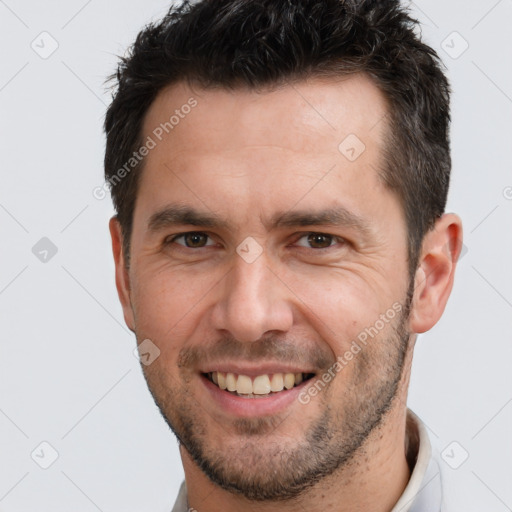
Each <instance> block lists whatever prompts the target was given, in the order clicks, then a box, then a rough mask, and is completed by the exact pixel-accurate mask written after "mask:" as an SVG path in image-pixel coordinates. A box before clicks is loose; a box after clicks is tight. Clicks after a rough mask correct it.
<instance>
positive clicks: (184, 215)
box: [148, 204, 371, 236]
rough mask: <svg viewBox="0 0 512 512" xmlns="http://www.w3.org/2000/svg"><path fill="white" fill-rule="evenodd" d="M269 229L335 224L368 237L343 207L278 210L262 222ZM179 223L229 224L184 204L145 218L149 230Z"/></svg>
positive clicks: (358, 218)
mask: <svg viewBox="0 0 512 512" xmlns="http://www.w3.org/2000/svg"><path fill="white" fill-rule="evenodd" d="M263 224H264V225H265V227H266V228H267V229H269V230H272V229H276V228H283V227H297V226H301V227H305V226H335V227H347V228H352V229H355V230H357V231H360V232H361V233H362V234H363V235H366V236H368V235H369V234H370V233H371V226H370V224H369V222H368V221H367V220H365V219H363V218H362V217H361V216H359V215H357V214H355V213H353V212H351V211H349V210H348V209H346V208H345V207H343V206H335V207H333V208H327V209H324V210H319V211H315V210H313V211H311V210H293V211H291V210H290V211H285V212H277V213H275V214H274V215H273V216H272V217H271V218H270V221H268V222H266V221H263ZM178 225H191V226H196V227H199V228H211V229H226V230H227V229H229V228H230V227H231V223H230V222H229V221H226V220H225V219H223V218H221V217H220V216H218V215H217V214H215V213H214V212H205V211H199V210H197V209H195V208H192V207H191V206H187V205H177V204H174V205H172V204H171V205H168V206H166V207H165V208H163V209H162V210H159V211H157V212H155V213H154V214H153V215H151V217H150V218H149V221H148V231H149V232H151V233H154V232H158V231H160V230H163V229H166V228H169V227H174V226H178Z"/></svg>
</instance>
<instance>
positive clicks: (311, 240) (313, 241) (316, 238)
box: [298, 233, 335, 249]
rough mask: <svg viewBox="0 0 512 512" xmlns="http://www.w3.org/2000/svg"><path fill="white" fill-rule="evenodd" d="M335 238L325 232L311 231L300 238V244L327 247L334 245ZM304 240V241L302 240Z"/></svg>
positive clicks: (309, 246)
mask: <svg viewBox="0 0 512 512" xmlns="http://www.w3.org/2000/svg"><path fill="white" fill-rule="evenodd" d="M334 238H335V237H333V236H332V235H326V234H324V233H309V234H307V235H304V236H302V237H301V238H300V239H299V240H298V245H300V246H302V247H307V248H309V249H327V248H328V247H331V246H332V245H333V242H334ZM302 240H304V242H301V241H302Z"/></svg>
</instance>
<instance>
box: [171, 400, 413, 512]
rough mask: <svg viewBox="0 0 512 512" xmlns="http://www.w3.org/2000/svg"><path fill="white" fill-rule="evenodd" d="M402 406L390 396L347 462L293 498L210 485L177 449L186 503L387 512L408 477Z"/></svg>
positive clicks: (267, 510) (205, 511) (211, 507)
mask: <svg viewBox="0 0 512 512" xmlns="http://www.w3.org/2000/svg"><path fill="white" fill-rule="evenodd" d="M397 398H398V397H397ZM403 404H404V402H403V401H402V400H400V399H398V400H395V406H394V407H393V409H392V410H391V411H389V413H388V414H387V415H386V417H385V418H384V421H383V423H382V424H381V425H380V427H379V428H377V429H376V430H375V431H374V432H373V433H372V434H371V435H370V436H369V438H368V439H367V440H366V442H365V444H364V445H363V446H362V447H361V448H360V449H359V451H358V452H357V453H356V454H355V456H354V458H353V460H352V462H351V463H350V464H348V465H347V466H345V467H343V468H340V469H339V470H338V471H337V472H336V473H335V474H332V475H330V476H329V477H326V478H324V479H322V481H321V482H319V483H318V484H317V485H315V486H314V487H313V488H311V489H310V490H308V491H307V492H305V493H304V494H303V495H302V496H300V497H299V498H297V499H295V500H293V502H282V501H280V502H254V501H248V500H247V499H245V498H244V497H242V496H240V495H235V494H232V493H230V492H228V491H225V490H223V489H221V488H219V487H218V486H217V485H215V484H213V483H212V482H211V481H210V480H209V479H208V477H207V476H206V475H205V474H204V473H203V472H202V471H201V469H199V467H198V466H197V465H196V464H195V462H194V461H193V460H192V459H191V458H190V456H189V455H188V453H187V451H186V450H185V449H184V448H183V447H180V451H181V456H182V461H183V467H184V470H185V479H186V482H187V490H188V502H189V506H190V507H191V509H192V510H194V509H195V510H197V511H199V512H220V511H222V512H239V511H240V510H251V511H254V512H271V511H272V512H273V511H277V510H279V512H288V511H290V512H292V511H296V510H308V511H311V512H317V511H318V512H320V511H322V512H331V511H332V512H334V511H336V512H349V511H351V512H354V511H363V510H364V511H366V512H389V511H390V510H391V509H392V508H393V506H394V505H395V504H396V502H397V501H398V499H399V498H400V496H401V494H402V493H403V491H404V489H405V487H406V485H407V482H408V481H409V477H410V471H409V466H408V463H407V459H406V454H405V446H406V409H405V406H404V405H403Z"/></svg>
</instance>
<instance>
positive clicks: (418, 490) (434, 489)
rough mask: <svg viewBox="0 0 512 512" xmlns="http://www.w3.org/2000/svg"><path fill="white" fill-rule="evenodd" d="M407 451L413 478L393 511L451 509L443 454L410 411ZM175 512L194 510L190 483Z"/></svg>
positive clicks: (181, 493) (184, 487)
mask: <svg viewBox="0 0 512 512" xmlns="http://www.w3.org/2000/svg"><path fill="white" fill-rule="evenodd" d="M407 415H408V418H407V432H408V439H409V447H408V452H409V455H410V454H411V453H412V457H413V458H416V462H415V463H414V468H413V470H412V472H411V478H410V479H409V483H408V484H407V487H406V488H405V489H404V492H403V493H402V496H400V499H399V500H398V501H397V503H396V505H395V506H394V507H393V509H392V510H391V512H449V510H448V509H447V508H446V503H445V501H444V499H443V492H442V490H443V489H442V475H441V469H440V466H441V464H440V458H439V454H438V452H437V450H434V449H433V448H432V445H431V444H430V439H429V436H428V432H427V430H426V428H425V426H424V425H423V423H422V421H421V420H420V419H419V418H418V417H417V416H416V415H415V414H414V413H413V412H412V411H411V410H408V411H407ZM172 512H193V509H190V508H189V505H188V501H187V485H186V483H185V482H183V483H182V484H181V488H180V491H179V493H178V498H177V499H176V503H175V504H174V508H173V509H172Z"/></svg>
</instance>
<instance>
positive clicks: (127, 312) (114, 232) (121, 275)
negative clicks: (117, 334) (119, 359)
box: [109, 217, 135, 332]
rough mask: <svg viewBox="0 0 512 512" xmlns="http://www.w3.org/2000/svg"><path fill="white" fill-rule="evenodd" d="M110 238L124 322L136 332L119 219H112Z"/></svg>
mask: <svg viewBox="0 0 512 512" xmlns="http://www.w3.org/2000/svg"><path fill="white" fill-rule="evenodd" d="M109 229H110V236H111V237H112V252H113V253H114V262H115V265H116V288H117V294H118V295H119V300H120V301H121V306H122V307H123V315H124V321H125V322H126V325H127V326H128V328H129V329H130V330H131V331H133V332H135V320H134V316H133V309H132V303H131V300H130V277H129V273H128V268H127V267H126V263H125V259H124V254H123V235H122V231H121V225H120V224H119V221H118V220H117V217H112V218H111V219H110V222H109Z"/></svg>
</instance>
